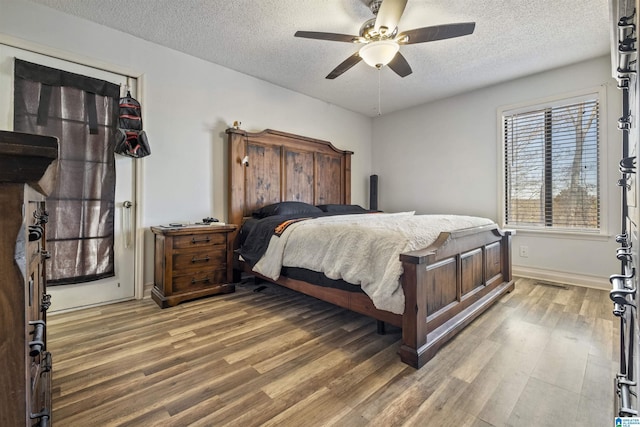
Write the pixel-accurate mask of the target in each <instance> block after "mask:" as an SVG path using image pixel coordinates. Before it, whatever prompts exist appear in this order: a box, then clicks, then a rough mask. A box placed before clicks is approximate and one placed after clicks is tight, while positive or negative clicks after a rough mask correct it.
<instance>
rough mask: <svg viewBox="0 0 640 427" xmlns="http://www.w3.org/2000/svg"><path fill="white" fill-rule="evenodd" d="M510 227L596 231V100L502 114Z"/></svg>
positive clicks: (597, 201) (598, 226)
mask: <svg viewBox="0 0 640 427" xmlns="http://www.w3.org/2000/svg"><path fill="white" fill-rule="evenodd" d="M503 124H504V150H505V176H506V181H505V190H506V200H505V218H506V223H507V224H508V225H519V226H527V227H539V228H557V229H581V230H598V229H599V228H600V204H599V200H600V197H599V196H600V194H599V180H598V176H599V170H598V166H599V162H598V150H599V147H598V145H599V144H598V134H599V132H598V99H597V96H596V95H594V98H592V99H589V100H583V101H580V102H573V103H571V102H567V101H565V102H559V103H556V105H554V106H546V107H545V108H537V109H532V110H530V111H524V112H518V113H514V114H510V113H508V112H507V113H505V114H504V115H503Z"/></svg>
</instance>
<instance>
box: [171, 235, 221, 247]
mask: <svg viewBox="0 0 640 427" xmlns="http://www.w3.org/2000/svg"><path fill="white" fill-rule="evenodd" d="M226 243H227V234H226V233H206V234H205V233H202V234H197V235H193V234H192V235H187V236H176V237H175V238H174V239H173V248H174V249H185V248H201V247H205V246H213V245H224V244H226Z"/></svg>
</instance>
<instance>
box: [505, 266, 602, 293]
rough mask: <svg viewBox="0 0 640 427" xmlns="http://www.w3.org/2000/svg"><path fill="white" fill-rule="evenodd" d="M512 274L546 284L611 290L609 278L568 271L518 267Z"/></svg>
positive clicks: (513, 268)
mask: <svg viewBox="0 0 640 427" xmlns="http://www.w3.org/2000/svg"><path fill="white" fill-rule="evenodd" d="M512 272H513V275H514V276H515V277H525V278H527V279H536V280H544V281H545V282H554V283H564V284H567V285H576V286H584V287H586V288H595V289H605V290H611V285H610V284H609V278H608V277H598V276H591V275H587V274H576V273H568V272H566V271H554V270H545V269H543V268H531V267H523V266H518V265H514V266H512Z"/></svg>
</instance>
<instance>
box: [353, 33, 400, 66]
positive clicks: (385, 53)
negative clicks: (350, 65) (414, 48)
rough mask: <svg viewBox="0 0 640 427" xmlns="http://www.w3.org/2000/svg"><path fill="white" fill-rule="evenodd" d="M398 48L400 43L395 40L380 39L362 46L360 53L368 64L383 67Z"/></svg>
mask: <svg viewBox="0 0 640 427" xmlns="http://www.w3.org/2000/svg"><path fill="white" fill-rule="evenodd" d="M398 50H400V45H398V43H396V42H395V41H393V40H379V41H375V42H371V43H368V44H366V45H364V46H362V47H361V48H360V51H359V52H358V54H359V55H360V57H361V58H362V59H363V60H364V62H366V63H367V64H368V65H370V66H372V67H374V68H381V67H383V66H385V65H387V64H388V63H389V62H391V60H392V59H393V57H394V56H396V53H398Z"/></svg>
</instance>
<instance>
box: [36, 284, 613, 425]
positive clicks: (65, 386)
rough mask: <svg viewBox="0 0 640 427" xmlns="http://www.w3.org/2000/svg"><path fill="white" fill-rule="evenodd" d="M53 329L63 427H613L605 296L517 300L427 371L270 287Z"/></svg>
mask: <svg viewBox="0 0 640 427" xmlns="http://www.w3.org/2000/svg"><path fill="white" fill-rule="evenodd" d="M263 285H264V286H266V288H265V289H263V290H262V291H260V292H255V291H254V290H255V289H256V287H255V285H253V284H251V283H248V284H240V285H238V286H237V291H236V292H235V293H234V294H227V295H218V296H214V297H211V298H207V299H201V300H197V301H191V302H187V303H183V304H180V305H178V306H176V307H173V308H168V309H165V310H161V309H160V308H159V307H158V306H156V305H155V303H153V301H151V300H142V301H131V302H125V303H120V304H114V305H109V306H104V307H98V308H91V309H86V310H81V311H76V312H72V313H65V314H57V315H55V314H54V315H50V316H49V321H48V326H49V328H48V340H49V350H50V351H51V352H52V353H53V357H54V363H53V367H54V374H53V408H54V412H53V422H54V423H55V425H57V426H65V427H66V426H89V425H90V426H190V425H193V426H223V425H235V426H243V427H246V426H259V425H265V426H305V427H307V426H349V427H352V426H356V427H357V426H385V427H387V426H444V425H450V426H474V427H481V426H484V427H486V426H518V427H521V426H526V427H530V426H559V425H562V426H594V427H596V426H597V427H601V426H608V425H613V422H612V420H613V403H612V402H613V387H612V384H613V378H614V376H615V373H616V371H617V369H618V349H617V342H618V341H617V337H618V324H617V319H616V318H615V317H614V316H613V315H612V314H611V310H612V305H611V302H610V300H609V298H608V295H607V292H606V291H600V290H594V289H586V288H580V287H571V286H553V285H551V286H550V285H544V284H538V283H537V282H534V281H532V280H527V279H519V280H518V281H517V283H516V289H515V291H514V292H512V293H511V294H508V295H506V296H505V297H504V298H502V299H501V300H500V301H499V302H498V303H497V304H496V305H495V306H493V307H492V308H491V309H490V310H489V311H488V312H486V313H485V314H483V315H482V316H481V317H479V318H478V319H476V320H475V321H474V322H473V323H472V324H471V325H469V326H468V327H467V328H466V329H465V330H464V331H463V332H462V333H461V334H459V335H458V336H457V337H456V338H455V339H454V340H453V341H452V342H450V343H449V344H448V345H447V346H445V347H444V348H443V349H441V350H440V352H439V353H438V354H437V355H436V357H435V358H434V359H432V360H431V361H430V362H429V363H428V364H427V365H426V366H425V367H424V368H422V369H420V370H415V369H413V368H411V367H408V366H407V365H405V364H403V363H401V362H400V360H399V357H398V355H397V354H396V352H397V349H398V346H399V338H400V333H399V330H391V331H389V332H388V333H387V335H384V336H383V335H378V334H377V333H376V324H375V321H373V320H371V319H369V318H367V317H364V316H360V315H358V314H355V313H351V312H349V311H346V310H343V309H340V308H337V307H335V306H332V305H330V304H327V303H324V302H321V301H318V300H315V299H313V298H310V297H306V296H304V295H300V294H297V293H295V292H293V291H289V290H287V289H284V288H281V287H278V286H276V285H271V284H263Z"/></svg>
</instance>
